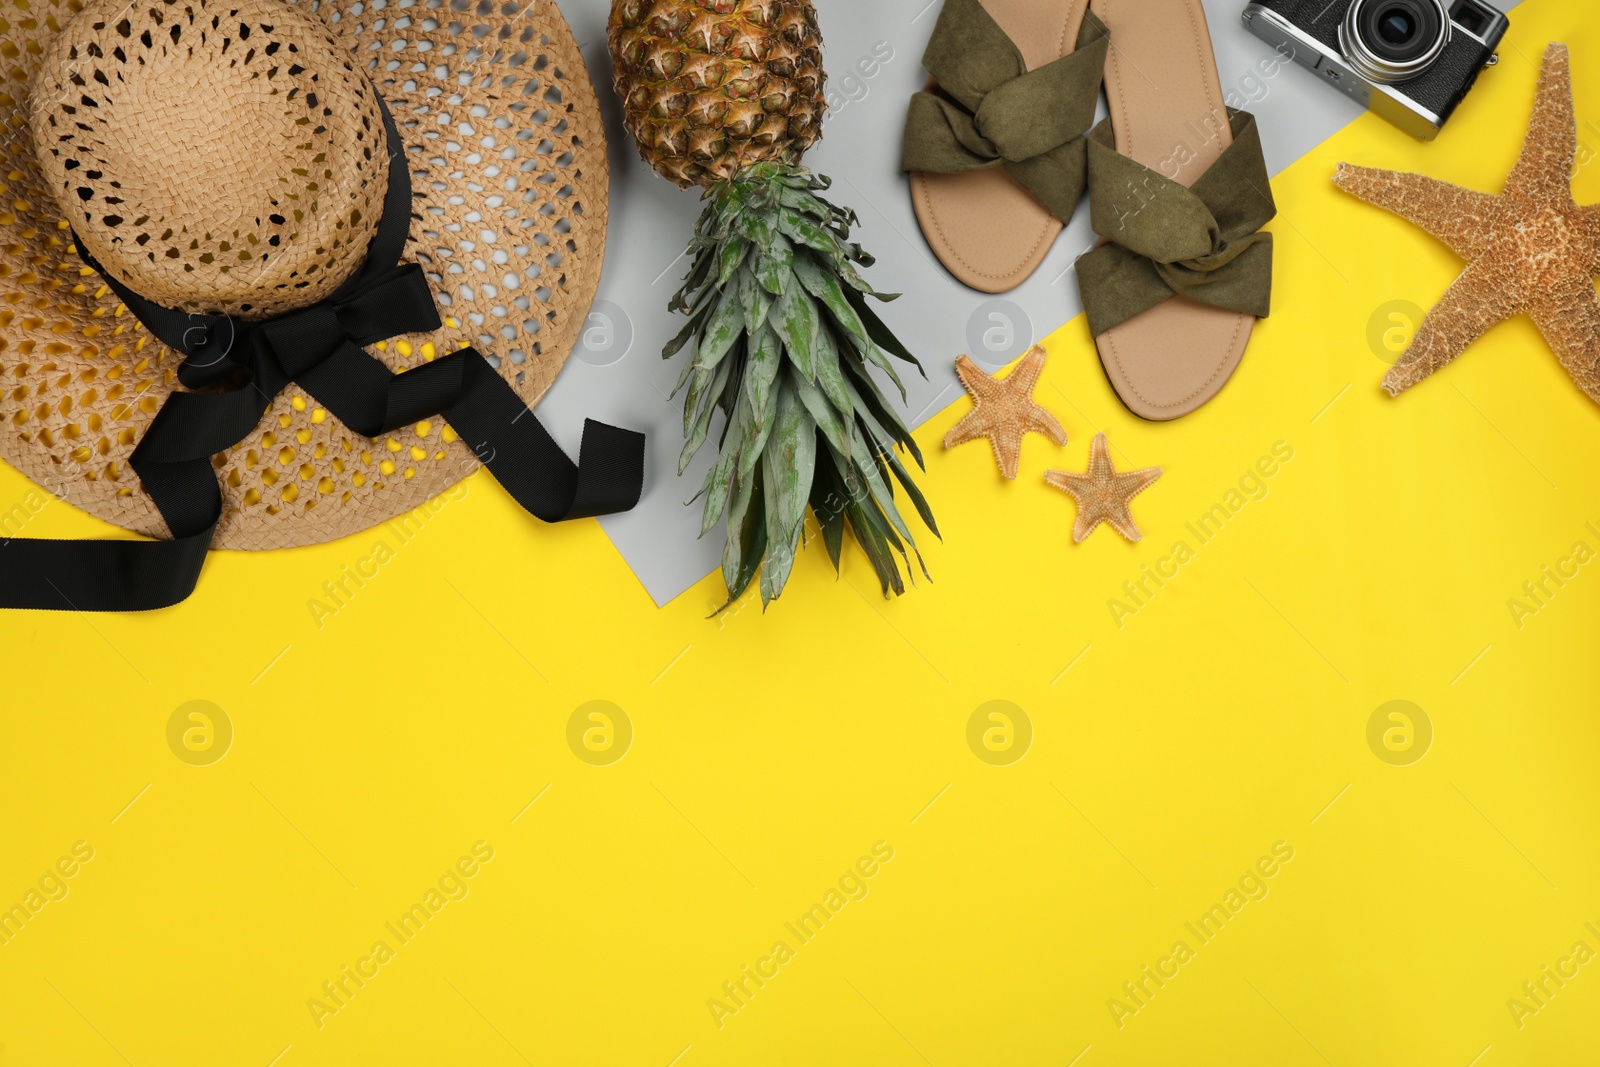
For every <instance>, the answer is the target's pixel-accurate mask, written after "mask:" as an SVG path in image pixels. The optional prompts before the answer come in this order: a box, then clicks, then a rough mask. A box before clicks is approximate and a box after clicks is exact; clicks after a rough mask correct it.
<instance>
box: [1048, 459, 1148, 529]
mask: <svg viewBox="0 0 1600 1067" xmlns="http://www.w3.org/2000/svg"><path fill="white" fill-rule="evenodd" d="M1159 477H1161V468H1160V467H1146V468H1144V469H1143V470H1137V471H1119V470H1117V469H1116V468H1115V467H1113V466H1112V465H1111V453H1110V452H1108V451H1107V450H1106V435H1105V434H1103V433H1097V434H1095V435H1094V444H1093V445H1091V446H1090V448H1089V471H1088V473H1087V474H1072V473H1069V472H1068V471H1045V472H1044V480H1045V481H1047V482H1049V483H1050V484H1051V485H1053V486H1055V487H1056V488H1057V489H1060V490H1061V491H1062V492H1064V493H1066V494H1067V495H1068V496H1070V497H1072V499H1073V500H1075V501H1077V503H1078V521H1077V523H1076V524H1074V525H1073V527H1072V539H1073V540H1074V541H1079V542H1081V541H1083V540H1084V539H1085V538H1087V537H1088V536H1089V535H1090V534H1091V533H1093V532H1094V528H1095V527H1096V526H1099V525H1100V524H1101V523H1102V522H1106V523H1110V524H1111V528H1112V529H1113V530H1116V531H1117V533H1119V534H1121V535H1122V536H1123V537H1126V538H1127V539H1128V540H1130V541H1137V540H1139V539H1140V537H1141V534H1140V533H1139V527H1137V526H1135V525H1134V524H1133V515H1132V514H1131V513H1130V512H1129V511H1128V505H1129V504H1130V503H1132V502H1133V498H1134V497H1136V496H1138V495H1139V494H1140V493H1142V492H1144V491H1145V490H1146V489H1148V488H1150V486H1151V484H1152V483H1154V482H1155V480H1156V479H1157V478H1159Z"/></svg>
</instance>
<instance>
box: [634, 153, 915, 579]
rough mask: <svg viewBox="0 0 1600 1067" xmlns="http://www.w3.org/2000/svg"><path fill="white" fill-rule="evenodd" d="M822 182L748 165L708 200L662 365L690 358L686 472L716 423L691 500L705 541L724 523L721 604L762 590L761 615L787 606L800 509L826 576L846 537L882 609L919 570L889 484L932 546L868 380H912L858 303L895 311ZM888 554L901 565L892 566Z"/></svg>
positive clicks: (883, 404) (801, 526) (905, 444)
mask: <svg viewBox="0 0 1600 1067" xmlns="http://www.w3.org/2000/svg"><path fill="white" fill-rule="evenodd" d="M831 184H832V183H831V182H830V181H829V180H828V179H827V178H825V177H821V176H816V175H813V174H812V173H811V172H810V171H807V170H805V169H804V168H801V167H798V166H794V165H789V164H782V163H775V162H767V163H759V164H756V165H754V166H751V167H747V168H745V169H744V170H742V171H740V172H739V173H738V174H737V175H735V176H734V177H733V178H732V179H730V180H728V181H725V182H719V183H717V184H716V185H713V186H712V187H711V188H709V189H708V190H707V191H706V193H705V196H704V199H705V201H706V206H705V209H704V211H703V212H702V213H701V216H700V221H699V223H698V224H697V226H696V229H695V236H694V239H693V240H692V241H691V242H690V245H689V252H690V255H691V256H692V258H693V262H692V265H691V267H690V269H689V274H688V276H687V278H686V280H685V282H684V285H683V287H682V288H681V289H680V290H679V291H678V292H677V294H676V295H675V296H674V297H673V298H672V303H671V307H672V309H673V310H674V311H679V312H682V313H683V314H685V315H687V316H688V318H689V321H688V323H687V324H686V325H685V326H684V328H683V330H682V332H680V333H679V334H678V336H677V337H676V338H674V339H673V340H672V341H671V342H670V343H668V344H667V346H666V348H665V350H664V352H663V356H664V357H666V358H671V357H672V356H674V355H676V354H677V353H678V352H680V351H683V350H685V349H687V350H688V355H689V357H690V358H688V359H687V360H685V362H684V367H683V371H682V374H681V375H680V377H679V379H678V384H677V386H676V387H675V388H674V390H673V395H674V396H676V395H677V394H678V393H679V392H681V391H683V390H684V388H685V387H686V386H687V389H688V392H687V395H686V396H685V399H684V413H683V419H684V421H683V428H684V436H685V442H684V447H683V452H682V454H681V455H680V457H679V465H678V471H679V473H680V474H681V473H683V471H684V470H686V469H687V468H688V466H689V463H690V461H691V460H693V458H694V456H695V455H696V454H697V453H698V452H699V451H700V449H701V448H702V447H703V446H704V445H705V444H706V442H707V440H708V438H709V436H710V433H711V424H712V421H713V415H714V414H715V413H716V411H717V410H718V409H721V410H722V411H723V412H724V413H725V414H726V416H727V418H726V421H725V422H724V424H723V427H722V431H721V436H720V438H719V440H718V444H717V458H716V462H715V463H714V464H713V465H712V467H711V470H710V471H709V472H708V474H707V475H706V479H705V483H704V484H703V485H702V486H701V488H700V491H699V493H697V494H696V499H699V498H702V497H703V498H704V505H703V509H702V515H701V535H702V536H704V535H705V534H706V533H708V532H710V531H711V530H712V529H713V528H715V526H716V525H717V523H718V522H719V521H721V520H722V519H724V518H726V519H727V525H728V540H727V545H726V548H725V550H724V553H723V560H722V570H723V580H724V584H725V585H726V586H727V591H728V603H729V604H731V603H732V602H733V601H734V600H736V599H737V598H738V597H739V596H740V595H741V594H743V593H744V591H745V590H746V589H747V588H748V587H749V586H750V584H751V583H752V582H753V581H755V579H756V577H757V575H758V574H759V576H760V590H761V598H762V603H763V605H765V604H767V603H769V602H771V601H772V600H773V599H775V598H777V596H778V595H779V594H780V593H782V591H783V586H784V583H785V582H786V581H787V579H788V576H789V573H790V570H791V569H792V567H793V565H794V557H795V553H796V552H797V551H798V549H799V547H800V545H801V543H802V541H803V534H804V533H805V526H806V509H807V507H808V506H809V508H810V510H811V513H812V515H813V517H814V518H815V519H816V522H817V525H818V526H819V527H820V530H821V533H822V537H823V542H824V544H825V545H826V547H827V550H828V556H829V558H830V560H831V561H832V562H833V565H834V568H835V570H837V569H838V567H839V561H840V555H841V552H842V549H843V543H844V529H845V527H846V526H849V527H850V529H851V531H852V532H853V533H854V534H855V537H856V540H857V542H858V543H860V545H861V547H862V549H863V550H864V551H865V552H866V555H867V558H868V560H869V561H870V562H871V564H872V567H873V570H874V571H875V572H876V574H877V576H878V581H879V585H880V586H881V587H882V591H883V593H884V595H886V596H887V595H888V593H889V592H890V591H891V590H893V591H894V592H895V593H902V592H904V591H905V584H904V581H903V579H902V577H901V574H900V563H901V562H904V563H905V565H906V573H907V574H913V572H912V570H911V556H912V555H915V556H916V559H917V565H918V567H919V568H920V569H921V570H922V572H923V575H924V576H926V575H927V568H926V566H924V565H923V564H922V557H921V554H920V552H918V550H917V547H916V543H915V541H914V540H913V538H912V535H911V530H910V527H909V526H908V525H907V523H906V521H905V519H904V518H903V517H902V515H901V513H900V506H899V504H897V502H896V498H895V491H894V486H895V485H896V484H898V485H899V487H900V488H901V490H902V491H903V492H904V494H905V498H906V499H908V500H909V501H910V502H911V504H912V506H913V508H914V509H915V510H916V512H917V514H918V516H919V517H920V518H921V520H922V522H923V523H924V524H925V525H926V526H927V527H928V528H929V529H930V530H932V531H933V533H934V534H935V536H937V535H938V532H939V531H938V527H937V525H936V524H935V522H934V518H933V512H932V510H931V509H930V508H929V507H928V502H927V500H926V499H925V498H924V497H923V495H922V493H921V491H920V490H919V489H918V488H917V486H916V484H915V483H914V482H913V481H912V480H911V475H910V471H909V470H908V469H907V467H906V465H905V463H904V462H903V461H902V460H901V458H900V457H899V455H898V454H897V453H896V449H897V448H904V449H906V450H907V451H908V452H909V453H910V454H911V456H912V458H913V459H915V460H916V462H917V465H918V466H919V467H921V466H922V453H921V452H920V450H919V449H918V448H917V444H916V441H915V440H914V439H913V438H912V436H911V431H910V429H909V428H908V427H907V426H906V424H905V422H904V421H903V420H902V419H901V418H900V416H899V414H898V413H897V412H896V411H895V408H894V406H893V405H892V404H890V403H889V401H888V400H887V399H886V398H885V397H884V396H883V393H882V392H881V391H880V389H879V388H878V384H877V382H876V381H875V380H874V378H873V376H872V374H871V372H870V370H869V368H871V367H876V368H878V369H879V370H880V371H881V372H883V373H884V374H885V375H886V376H887V377H888V378H889V380H890V381H891V382H893V383H894V384H895V386H896V387H897V388H898V389H899V390H900V394H901V398H902V399H904V397H905V386H904V384H903V383H902V382H901V380H900V377H899V375H898V374H897V373H896V370H895V365H894V362H893V361H894V360H899V361H903V362H906V363H910V364H911V365H912V366H913V367H915V368H916V369H917V370H918V372H919V373H920V372H922V366H921V364H920V363H918V361H917V359H916V357H914V356H913V355H912V354H911V352H910V351H908V350H907V349H906V347H905V345H903V344H901V342H900V341H899V339H898V338H896V337H895V336H894V333H893V332H892V331H891V330H890V329H889V327H888V326H887V325H885V324H884V322H883V320H882V319H880V318H879V317H878V315H877V313H876V312H874V311H873V310H872V308H871V306H870V305H869V304H868V302H867V298H868V297H873V298H876V299H878V300H883V301H887V300H893V299H895V295H894V294H885V293H879V292H877V291H876V290H874V289H873V288H872V287H871V286H870V285H869V284H867V282H866V281H865V280H864V279H863V278H862V277H861V275H860V273H859V272H858V271H857V269H856V267H857V265H860V266H862V267H867V266H871V264H872V262H873V260H872V257H871V256H870V255H868V254H867V252H866V251H865V250H864V249H863V248H862V247H861V246H860V245H859V244H856V243H853V242H852V241H851V240H850V231H851V227H852V226H855V225H857V224H858V221H859V220H858V219H857V218H856V215H855V212H853V211H850V210H848V209H846V208H841V207H838V206H835V205H833V204H831V203H829V202H828V201H827V200H825V199H823V198H822V197H821V196H819V195H818V194H819V193H821V192H824V191H826V190H827V189H828V188H829V186H830V185H831ZM897 554H898V558H897Z"/></svg>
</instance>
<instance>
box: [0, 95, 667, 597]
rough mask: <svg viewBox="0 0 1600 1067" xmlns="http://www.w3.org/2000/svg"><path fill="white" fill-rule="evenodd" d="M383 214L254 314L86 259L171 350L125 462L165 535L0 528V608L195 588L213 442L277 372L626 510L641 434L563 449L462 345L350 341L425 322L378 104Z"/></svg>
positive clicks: (329, 397) (563, 513)
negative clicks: (392, 366)
mask: <svg viewBox="0 0 1600 1067" xmlns="http://www.w3.org/2000/svg"><path fill="white" fill-rule="evenodd" d="M378 103H379V108H380V110H382V112H383V123H384V129H385V130H386V131H387V133H388V139H389V188H388V192H387V194H386V195H385V198H384V205H383V219H382V220H381V221H380V222H379V224H378V229H377V232H376V234H375V235H374V236H373V239H372V242H371V244H370V245H369V246H368V249H367V257H366V260H365V261H364V262H363V264H362V266H361V267H360V268H359V269H358V270H357V271H356V272H355V273H354V274H353V275H351V276H350V278H348V279H346V281H345V282H344V284H343V285H341V286H340V287H339V288H338V289H337V290H336V291H335V292H334V293H333V294H332V295H331V296H330V297H328V298H327V299H325V300H323V301H321V302H319V303H317V304H315V305H313V306H311V307H308V308H302V309H300V310H298V311H293V312H290V313H288V314H285V315H281V316H278V317H276V318H273V319H269V320H265V321H262V322H252V323H240V322H236V321H235V320H233V319H231V318H229V317H227V316H223V315H194V314H186V313H184V312H179V311H174V310H172V309H170V308H164V307H161V306H160V305H157V304H155V303H152V302H151V301H149V300H146V299H145V298H144V297H142V296H140V295H139V294H138V293H136V292H134V291H133V290H131V289H130V288H128V287H127V286H126V285H125V284H124V283H122V282H121V281H120V280H118V279H116V278H114V277H112V276H111V275H110V274H109V273H107V272H106V271H105V270H104V269H103V268H101V266H100V264H99V263H97V262H95V260H94V258H93V257H92V256H90V254H89V253H88V251H87V250H86V249H85V248H84V247H83V243H82V242H81V241H78V240H77V239H76V235H74V244H75V245H76V246H77V249H78V254H79V255H80V256H81V257H82V258H83V261H84V262H85V263H86V264H88V265H89V266H90V267H91V268H93V269H94V270H96V271H97V272H99V274H100V275H101V276H102V277H103V278H104V279H105V281H106V284H108V285H109V286H110V287H111V288H112V290H113V291H114V292H115V293H116V294H117V296H118V297H119V298H120V299H121V300H122V302H123V303H124V304H125V305H127V307H128V309H129V310H130V311H132V312H133V313H134V315H135V316H136V317H137V318H138V319H139V321H140V322H141V323H143V324H144V326H145V327H146V328H147V329H148V330H150V332H151V333H152V334H154V335H155V336H156V337H158V338H159V339H160V340H161V341H162V342H164V343H165V344H166V345H168V346H169V347H171V348H173V349H176V350H177V351H180V352H182V353H184V357H185V358H184V361H183V364H182V365H181V366H180V367H179V369H178V380H179V382H181V383H182V384H183V385H184V386H185V387H187V388H189V389H210V388H214V387H217V386H231V388H229V389H228V390H227V391H224V392H187V393H184V392H174V393H172V394H170V395H169V396H168V397H167V399H166V402H165V403H164V404H163V405H162V407H161V410H160V411H159V412H158V413H157V414H156V417H155V419H154V420H153V421H152V422H151V424H150V427H149V429H147V430H146V431H145V434H144V436H143V437H142V438H141V439H140V441H139V445H138V447H137V448H135V449H134V451H133V455H132V457H130V459H129V464H130V466H132V468H133V470H134V472H135V473H136V474H138V476H139V478H140V480H141V481H142V482H143V483H144V487H145V489H146V490H147V491H148V492H149V493H150V495H151V498H152V500H153V501H154V502H155V505H156V507H157V509H158V510H159V511H160V512H161V517H162V518H163V519H165V520H166V523H167V527H168V529H169V530H171V531H172V535H173V536H172V540H170V541H128V540H118V541H105V540H95V541H54V540H39V539H22V538H18V539H13V540H10V541H4V542H0V607H8V608H45V609H65V610H77V611H147V610H150V609H153V608H162V607H168V606H170V605H172V604H176V603H178V602H179V601H181V600H183V599H185V598H186V597H188V596H189V594H190V593H192V592H193V591H194V588H195V585H196V583H197V582H198V581H199V578H200V569H201V566H202V564H203V563H204V562H205V557H206V553H207V552H208V551H209V549H210V546H211V540H212V537H213V536H214V535H215V533H216V528H217V523H218V522H219V521H220V519H221V517H222V490H221V487H220V486H218V484H217V478H216V472H215V470H214V469H213V467H212V465H211V457H212V456H213V455H215V454H217V453H219V452H223V451H225V450H227V449H229V448H232V447H233V446H234V445H236V444H238V443H239V442H240V441H242V440H244V439H245V438H246V437H247V436H249V435H250V433H251V432H252V431H254V430H255V428H256V427H257V426H258V425H259V424H260V422H261V418H262V416H263V415H265V414H266V411H267V408H268V407H269V406H270V405H271V403H272V399H273V398H274V397H275V396H277V394H278V393H279V392H281V391H282V390H283V388H284V387H285V386H287V385H288V384H289V383H290V382H291V381H292V382H295V383H297V384H299V385H300V387H301V388H303V389H305V391H306V392H308V393H310V394H311V395H312V396H313V397H315V398H316V400H317V402H318V403H320V404H321V405H322V406H323V407H325V408H327V409H328V410H329V411H330V412H332V413H333V414H334V416H335V417H336V418H338V419H339V420H340V421H341V422H343V423H344V424H345V425H346V426H348V427H350V429H352V430H354V431H355V432H356V433H359V434H361V435H363V436H365V437H378V436H381V435H383V434H386V433H390V432H393V431H394V430H397V429H399V428H400V427H402V426H406V425H409V424H411V423H415V422H418V421H420V420H422V419H426V418H431V417H434V416H438V417H441V418H443V419H444V420H445V422H447V423H449V424H450V426H451V427H452V428H453V429H454V430H455V431H456V433H458V434H459V435H460V436H461V438H462V440H463V441H465V442H466V443H467V444H468V445H469V446H470V447H471V448H472V449H473V451H474V452H475V453H476V454H477V456H478V458H479V459H480V460H482V461H483V463H484V465H485V466H487V467H488V468H489V471H490V473H492V474H493V475H494V476H495V479H496V480H497V481H499V482H500V484H501V485H502V486H504V487H505V488H506V490H507V491H508V492H510V493H511V495H512V497H513V498H515V499H516V501H517V503H519V504H521V505H522V506H523V507H524V508H525V509H527V510H528V511H529V512H531V513H532V514H533V515H535V516H537V517H538V518H540V519H543V520H544V521H546V522H563V521H566V520H569V519H578V518H584V517H588V516H594V515H607V514H612V513H615V512H620V511H627V510H629V509H631V508H632V507H633V506H634V505H635V504H637V503H638V502H639V496H640V494H641V492H642V490H643V487H644V435H643V434H640V433H635V432H633V431H631V430H622V429H618V428H617V427H615V426H608V425H606V424H605V423H601V422H595V421H593V420H586V421H585V423H584V432H583V443H582V446H581V451H580V453H579V462H578V463H576V464H574V463H573V462H572V461H571V460H570V459H568V458H567V456H566V454H565V453H564V452H562V451H561V448H560V446H559V445H557V444H556V443H555V440H554V439H553V438H551V436H550V434H549V433H548V432H547V431H546V430H545V428H544V427H543V426H542V425H541V424H540V423H539V421H538V419H536V418H534V417H533V416H532V415H531V414H530V413H529V411H528V407H527V405H526V404H524V403H523V401H522V398H521V397H519V396H518V395H517V393H516V391H515V390H513V389H512V388H511V386H509V385H508V384H506V381H505V379H503V378H501V377H500V375H499V374H498V373H496V372H495V370H494V368H493V367H491V366H490V365H489V363H488V361H487V360H486V359H485V358H484V357H483V356H482V355H481V354H480V353H479V352H478V351H477V349H475V348H462V349H459V350H457V351H455V352H451V353H449V354H447V355H444V356H441V357H440V358H438V359H435V360H433V361H432V362H429V363H425V364H423V365H422V366H420V367H417V368H414V369H412V370H408V371H406V372H405V373H403V374H395V373H394V372H393V371H391V370H389V368H388V367H386V366H384V365H383V364H382V363H381V362H379V361H378V360H377V359H375V358H373V357H372V356H371V355H369V354H368V353H367V352H366V351H365V349H364V348H363V347H362V346H364V345H369V344H374V343H376V342H378V341H382V340H386V339H388V338H390V337H395V336H398V335H400V334H406V333H420V332H427V331H430V330H437V329H438V328H439V325H440V322H439V313H438V310H437V309H436V308H435V307H434V303H433V294H432V292H431V291H430V290H429V289H428V281H427V277H426V276H425V275H424V274H423V272H422V268H421V267H419V266H418V265H417V264H415V263H407V264H398V260H399V258H400V254H401V252H402V251H403V250H404V248H405V242H406V237H407V235H408V233H409V231H410V225H411V174H410V170H409V168H408V167H407V166H406V162H405V150H404V147H403V145H402V144H401V142H400V135H399V132H398V130H396V128H395V124H394V119H393V118H392V117H391V116H390V114H389V109H388V107H387V106H385V105H384V104H383V100H382V98H381V97H379V101H378Z"/></svg>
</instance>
